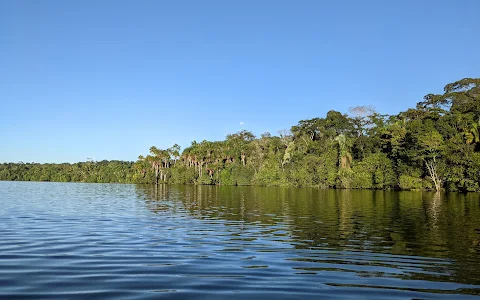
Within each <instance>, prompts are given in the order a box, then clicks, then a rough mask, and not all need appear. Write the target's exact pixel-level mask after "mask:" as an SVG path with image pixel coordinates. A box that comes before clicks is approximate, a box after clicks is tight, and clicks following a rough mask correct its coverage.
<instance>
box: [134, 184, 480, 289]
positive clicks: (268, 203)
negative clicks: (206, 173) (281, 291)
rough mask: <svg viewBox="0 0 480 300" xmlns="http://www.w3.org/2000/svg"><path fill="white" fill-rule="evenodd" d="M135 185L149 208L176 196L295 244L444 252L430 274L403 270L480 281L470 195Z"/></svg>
mask: <svg viewBox="0 0 480 300" xmlns="http://www.w3.org/2000/svg"><path fill="white" fill-rule="evenodd" d="M137 189H138V193H139V194H140V195H143V196H144V197H145V199H146V205H147V207H148V209H149V210H151V211H152V212H154V213H160V212H162V211H166V212H168V211H170V209H171V207H169V206H165V205H166V204H165V203H166V202H165V201H167V200H169V199H177V200H178V201H179V202H181V204H182V207H184V208H185V209H187V210H188V211H189V213H190V214H191V215H192V216H195V217H196V218H201V219H207V220H208V219H210V220H211V219H223V220H230V221H241V222H242V223H246V224H248V223H250V224H259V225H260V224H261V225H262V226H265V225H270V226H274V227H272V228H273V229H272V230H271V233H273V234H274V235H275V236H277V237H278V239H279V240H281V241H285V242H288V243H289V244H290V245H292V246H293V247H295V248H296V249H309V250H332V251H364V252H365V251H366V252H372V253H377V254H392V255H402V256H404V255H407V256H424V257H428V258H442V259H445V261H442V263H439V264H436V263H432V264H429V265H426V266H423V267H424V269H427V268H428V269H429V270H432V271H435V272H433V273H432V274H429V272H421V273H415V272H413V273H408V274H405V275H406V277H409V276H410V277H415V278H416V279H419V278H422V279H425V280H439V279H440V278H441V280H442V281H452V282H462V283H473V284H480V247H479V241H480V205H479V199H478V195H475V194H468V195H465V194H455V193H451V194H447V195H444V194H440V193H430V192H423V193H421V192H389V191H366V190H361V191H359V190H318V189H307V188H306V189H292V188H262V187H254V188H253V187H212V186H162V185H159V186H157V187H155V186H138V187H137ZM177 205H178V203H177ZM226 224H227V226H228V224H229V223H226ZM233 224H234V226H239V225H238V224H239V223H233ZM278 227H282V230H281V231H279V230H277V228H278ZM359 255H360V254H359ZM347 263H351V262H347ZM439 272H440V273H439ZM442 272H444V274H442ZM430 275H431V276H430Z"/></svg>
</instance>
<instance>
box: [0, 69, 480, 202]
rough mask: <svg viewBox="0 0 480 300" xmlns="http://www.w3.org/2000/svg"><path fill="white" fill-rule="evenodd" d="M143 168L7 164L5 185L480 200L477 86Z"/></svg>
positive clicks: (196, 148) (154, 154) (199, 149)
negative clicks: (340, 191) (348, 192)
mask: <svg viewBox="0 0 480 300" xmlns="http://www.w3.org/2000/svg"><path fill="white" fill-rule="evenodd" d="M149 150H150V151H149V154H148V155H146V156H139V158H138V160H137V161H136V162H123V161H100V162H93V161H87V162H80V163H76V164H68V163H65V164H35V163H4V164H0V180H27V181H80V182H119V183H153V184H155V183H177V184H202V185H214V184H216V185H260V186H297V187H318V188H347V189H348V188H353V189H403V190H424V189H426V190H437V191H439V190H443V189H445V190H450V191H475V192H479V191H480V78H464V79H462V80H459V81H456V82H454V83H450V84H447V85H446V86H445V88H444V93H443V94H428V95H426V96H425V97H424V98H423V101H421V102H419V103H417V105H416V107H415V108H410V109H408V110H407V111H403V112H400V113H399V114H397V115H382V114H380V113H378V112H376V111H375V109H374V108H373V107H369V106H358V107H353V108H351V109H350V111H349V112H348V113H346V114H342V113H340V112H338V111H334V110H331V111H329V112H328V113H327V115H326V116H325V117H323V118H313V119H308V120H301V121H299V122H298V124H296V125H294V126H292V127H291V128H290V130H282V131H279V132H278V135H272V134H270V133H263V134H261V135H260V136H258V137H257V136H255V135H254V134H253V133H252V132H250V131H247V130H242V131H240V132H237V133H232V134H229V135H227V136H226V138H225V140H223V141H206V140H204V141H202V142H196V141H193V142H192V143H191V145H190V146H189V147H187V148H185V149H183V151H181V148H180V146H178V145H177V144H175V145H173V146H172V147H170V148H168V149H159V148H157V147H153V146H152V147H151V148H150V149H149Z"/></svg>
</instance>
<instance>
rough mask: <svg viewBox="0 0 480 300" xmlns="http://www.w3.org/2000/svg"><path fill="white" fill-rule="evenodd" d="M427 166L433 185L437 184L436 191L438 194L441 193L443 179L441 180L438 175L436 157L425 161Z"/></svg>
mask: <svg viewBox="0 0 480 300" xmlns="http://www.w3.org/2000/svg"><path fill="white" fill-rule="evenodd" d="M425 165H426V166H427V169H428V173H429V174H430V178H431V179H432V181H433V184H435V190H436V191H437V192H438V191H440V189H441V188H442V179H440V177H439V176H438V173H437V161H436V160H435V157H434V158H433V160H430V161H428V160H425Z"/></svg>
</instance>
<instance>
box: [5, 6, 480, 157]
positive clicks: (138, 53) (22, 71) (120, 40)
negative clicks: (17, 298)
mask: <svg viewBox="0 0 480 300" xmlns="http://www.w3.org/2000/svg"><path fill="white" fill-rule="evenodd" d="M479 11H480V1H478V0H470V1H468V0H456V1H454V0H451V1H442V0H431V1H429V0H412V1H410V0H402V1H386V0H379V1H368V0H365V1H357V0H352V1H321V0H312V1H301V0H300V1H282V0H272V1H267V0H261V1H260V0H254V1H251V0H241V1H224V0H219V1H209V0H202V1H196V0H191V1H179V0H175V1H156V0H155V1H140V0H136V1H133V0H132V1H122V0H114V1H106V0H102V1H97V0H95V1H86V0H81V1H64V0H58V1H48V0H42V1H37V0H31V1H25V0H1V1H0V114H1V117H0V162H18V161H24V162H32V161H35V162H76V161H85V160H86V159H87V158H92V159H94V160H103V159H109V160H110V159H121V160H136V159H137V157H138V155H140V154H147V153H148V149H149V147H150V146H152V145H155V146H157V147H159V148H167V147H169V146H171V145H172V144H174V143H178V144H180V145H181V146H182V148H183V147H185V146H188V145H189V144H190V142H191V141H192V140H197V141H202V140H204V139H208V140H221V139H223V138H224V137H225V135H226V134H228V133H233V132H236V131H238V130H241V129H247V130H251V131H253V132H254V133H255V134H257V135H259V134H261V133H263V132H265V131H269V132H271V133H273V134H275V133H276V132H277V130H280V129H284V128H290V126H292V125H295V124H296V123H297V122H298V121H299V120H301V119H307V118H313V117H324V116H325V114H326V112H327V111H329V110H331V109H334V110H337V111H340V112H342V113H347V112H348V108H349V107H353V106H358V105H373V106H374V107H376V109H377V110H378V111H379V112H381V113H388V114H397V113H398V112H400V111H402V110H405V109H407V108H409V107H414V106H415V104H416V103H417V102H419V101H421V100H422V97H423V96H424V95H425V94H427V93H441V92H442V89H443V86H444V85H445V84H447V83H450V82H453V81H455V80H458V79H461V78H464V77H479V76H480V56H479V49H480V38H479V32H480V18H479V17H478V16H479V14H478V12H479ZM242 124H243V125H242Z"/></svg>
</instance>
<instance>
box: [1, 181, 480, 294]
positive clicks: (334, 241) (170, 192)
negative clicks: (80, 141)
mask: <svg viewBox="0 0 480 300" xmlns="http://www.w3.org/2000/svg"><path fill="white" fill-rule="evenodd" d="M0 203H1V204H2V206H1V207H0V237H1V238H2V239H1V240H0V287H2V288H0V298H8V299H11V298H20V299H24V298H32V299H38V298H48V299H52V298H68V299H73V298H77V299H85V298H89V299H90V298H95V297H96V298H99V299H105V298H114V299H117V298H118V297H126V298H157V297H159V296H161V297H164V298H169V297H170V298H199V297H206V298H209V299H210V298H215V297H216V298H220V299H223V298H225V297H228V298H238V299H245V298H280V299H291V298H299V299H303V298H305V297H337V298H340V299H344V298H359V297H360V298H362V297H363V298H368V299H372V298H379V299H384V298H387V297H388V298H389V297H398V298H434V299H438V298H445V299H452V298H469V297H474V295H478V294H479V293H480V246H479V238H480V201H479V197H478V195H476V194H468V195H463V194H435V193H419V192H386V191H355V190H353V191H350V190H337V191H335V190H318V189H295V188H260V187H215V186H174V185H168V186H167V185H159V186H148V185H145V186H143V185H138V186H135V185H113V184H78V183H77V184H74V183H26V182H17V183H11V182H0Z"/></svg>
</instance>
